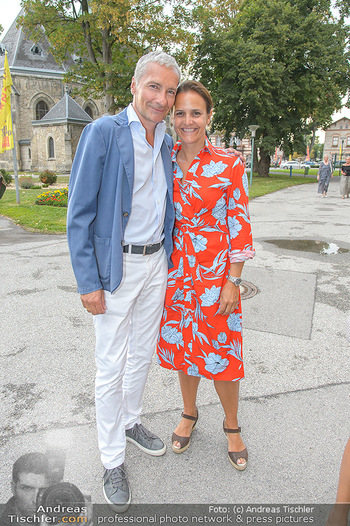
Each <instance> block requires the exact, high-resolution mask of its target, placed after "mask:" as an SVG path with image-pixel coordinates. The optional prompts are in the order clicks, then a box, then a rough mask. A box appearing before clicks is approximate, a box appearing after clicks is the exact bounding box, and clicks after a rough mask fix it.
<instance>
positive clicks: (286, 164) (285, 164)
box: [280, 161, 305, 170]
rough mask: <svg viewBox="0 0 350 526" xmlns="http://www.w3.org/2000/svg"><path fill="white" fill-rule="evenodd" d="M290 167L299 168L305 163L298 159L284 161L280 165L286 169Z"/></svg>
mask: <svg viewBox="0 0 350 526" xmlns="http://www.w3.org/2000/svg"><path fill="white" fill-rule="evenodd" d="M290 167H292V168H295V169H296V170H300V169H301V168H305V165H304V164H302V163H299V162H298V161H284V162H282V163H281V165H280V168H288V170H289V168H290Z"/></svg>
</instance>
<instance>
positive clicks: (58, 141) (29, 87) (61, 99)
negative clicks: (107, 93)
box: [0, 11, 105, 173]
mask: <svg viewBox="0 0 350 526" xmlns="http://www.w3.org/2000/svg"><path fill="white" fill-rule="evenodd" d="M22 14H23V11H21V12H20V13H19V15H18V16H20V15H22ZM16 25H17V19H16V20H15V21H14V22H13V24H12V26H11V27H10V29H9V30H8V32H7V33H6V35H5V36H4V38H3V40H2V42H0V72H1V74H2V72H3V68H4V60H5V52H7V58H8V62H9V67H10V72H11V77H12V82H13V86H12V95H11V106H12V118H13V130H14V142H15V147H16V154H17V164H18V171H19V172H24V171H27V172H41V171H43V170H46V169H48V170H52V171H54V172H56V173H68V172H69V171H70V168H71V166H72V161H73V158H74V154H75V151H76V148H77V144H78V140H79V137H80V134H81V132H82V129H83V128H84V126H86V124H88V123H89V122H91V121H92V120H94V119H96V118H98V117H100V116H101V115H102V114H103V113H104V112H105V110H104V106H103V101H102V100H92V99H87V100H85V99H83V98H82V97H80V96H77V97H75V98H74V99H73V98H72V97H71V96H70V95H69V93H70V91H71V88H72V87H73V86H67V85H66V84H65V83H64V82H63V76H64V74H65V73H66V71H67V70H68V69H69V67H70V66H71V65H72V64H73V58H70V59H69V60H68V61H67V63H65V64H64V65H63V66H61V65H59V64H57V63H56V61H55V59H54V58H53V56H52V55H51V53H50V52H49V47H50V46H49V43H48V42H47V41H46V40H41V41H40V42H33V41H32V40H30V39H29V38H27V37H26V34H25V31H24V30H23V28H21V27H19V28H17V27H16ZM1 87H2V84H1ZM0 168H5V169H7V170H13V152H12V150H9V151H5V152H3V153H2V154H0Z"/></svg>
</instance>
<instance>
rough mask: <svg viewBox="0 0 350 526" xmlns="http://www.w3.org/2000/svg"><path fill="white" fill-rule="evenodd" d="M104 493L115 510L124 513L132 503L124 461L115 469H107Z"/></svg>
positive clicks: (104, 476) (104, 478)
mask: <svg viewBox="0 0 350 526" xmlns="http://www.w3.org/2000/svg"><path fill="white" fill-rule="evenodd" d="M103 495H104V497H105V499H106V501H107V502H108V504H109V505H110V507H111V508H113V509H114V511H117V512H119V513H123V511H126V510H127V509H128V507H129V505H130V501H131V490H130V487H129V483H128V479H127V477H126V472H125V468H124V463H123V464H121V465H120V466H118V467H116V468H113V469H106V470H105V472H104V475H103Z"/></svg>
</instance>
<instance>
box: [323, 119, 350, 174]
mask: <svg viewBox="0 0 350 526" xmlns="http://www.w3.org/2000/svg"><path fill="white" fill-rule="evenodd" d="M323 155H328V157H329V158H330V159H331V160H332V162H333V164H335V163H338V162H339V161H340V160H341V161H342V162H343V161H345V158H346V157H347V156H348V155H350V119H348V118H347V117H342V118H341V119H338V120H337V121H335V122H333V123H332V124H331V125H330V126H328V128H325V139H324V150H323Z"/></svg>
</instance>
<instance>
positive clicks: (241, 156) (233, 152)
mask: <svg viewBox="0 0 350 526" xmlns="http://www.w3.org/2000/svg"><path fill="white" fill-rule="evenodd" d="M226 152H227V153H232V154H233V155H236V156H237V157H239V158H240V160H241V161H242V163H243V164H244V166H245V161H246V159H245V157H244V155H243V153H242V152H239V151H238V150H235V149H234V148H232V146H230V147H229V148H226Z"/></svg>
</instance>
